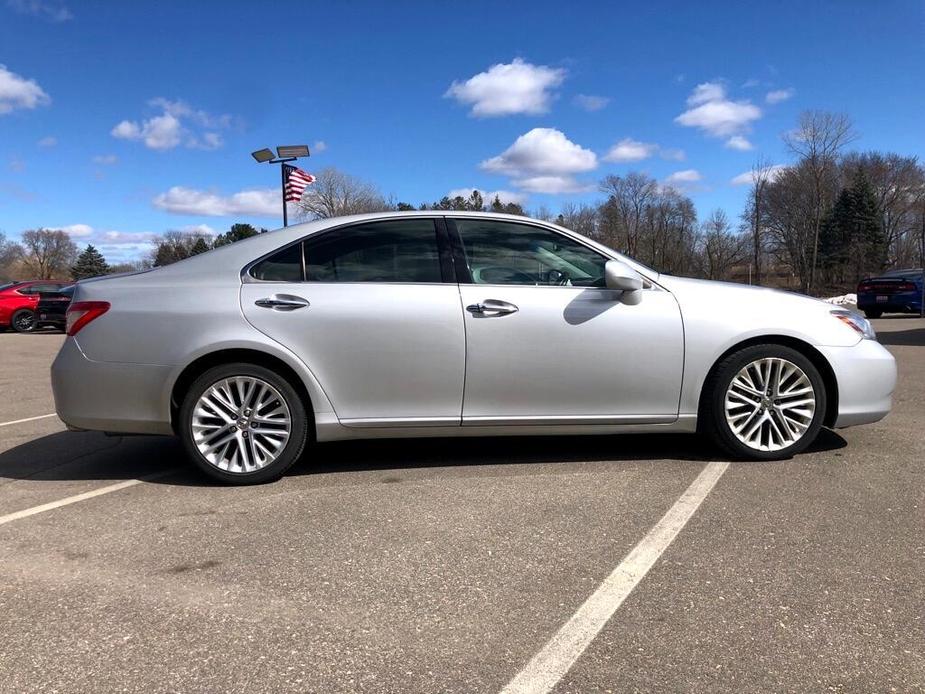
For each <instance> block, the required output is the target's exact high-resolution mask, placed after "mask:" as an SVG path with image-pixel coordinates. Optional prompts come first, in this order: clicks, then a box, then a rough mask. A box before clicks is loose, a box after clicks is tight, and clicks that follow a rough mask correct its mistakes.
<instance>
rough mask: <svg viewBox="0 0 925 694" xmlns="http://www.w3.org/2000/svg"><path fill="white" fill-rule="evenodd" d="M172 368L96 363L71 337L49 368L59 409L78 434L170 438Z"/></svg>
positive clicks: (56, 404)
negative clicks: (91, 432) (168, 394)
mask: <svg viewBox="0 0 925 694" xmlns="http://www.w3.org/2000/svg"><path fill="white" fill-rule="evenodd" d="M172 368H173V367H170V366H164V365H159V364H124V363H113V362H99V361H92V360H90V359H87V357H86V356H85V355H84V353H83V352H81V351H80V347H79V346H78V344H77V341H76V340H75V339H74V338H68V339H67V340H65V341H64V345H63V346H62V347H61V351H60V352H58V356H57V357H56V358H55V361H54V363H53V364H52V365H51V387H52V391H53V392H54V396H55V409H56V410H57V413H58V416H59V417H60V418H61V420H62V421H63V422H64V423H65V424H67V425H68V426H70V427H74V428H77V429H90V430H94V431H110V432H118V433H129V434H172V433H173V431H172V429H171V427H170V412H169V406H168V404H167V403H166V402H165V399H164V392H165V387H166V383H167V381H168V378H169V376H170V374H171V371H172Z"/></svg>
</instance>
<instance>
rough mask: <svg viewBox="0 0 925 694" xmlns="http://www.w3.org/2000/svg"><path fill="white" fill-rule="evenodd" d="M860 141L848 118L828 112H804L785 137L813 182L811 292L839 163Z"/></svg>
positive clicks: (833, 196)
mask: <svg viewBox="0 0 925 694" xmlns="http://www.w3.org/2000/svg"><path fill="white" fill-rule="evenodd" d="M856 138H857V134H856V133H855V132H854V129H853V127H852V124H851V119H850V118H848V116H846V115H843V114H840V113H829V112H827V111H804V112H803V113H802V114H800V120H799V123H798V125H797V127H796V129H795V130H793V131H791V132H789V133H787V134H786V135H785V136H784V142H785V144H786V145H787V147H788V148H789V149H790V151H791V152H792V153H793V154H795V155H796V156H797V157H799V159H800V162H801V163H805V165H806V167H807V171H808V173H809V176H810V180H811V182H812V192H813V200H812V208H811V214H810V217H809V219H808V222H809V224H810V230H811V237H812V245H811V248H810V251H811V252H810V264H809V279H808V282H807V286H806V289H807V291H808V292H811V291H812V290H813V288H814V286H815V283H816V282H815V281H816V266H817V260H818V254H819V229H820V227H821V225H822V218H823V216H824V215H825V213H826V210H828V208H829V207H831V205H832V202H833V200H834V198H835V194H836V193H837V190H836V185H837V184H836V173H837V171H836V162H837V158H838V154H839V153H840V152H841V150H842V148H843V147H844V146H845V145H846V144H848V143H849V142H852V141H853V140H855V139H856Z"/></svg>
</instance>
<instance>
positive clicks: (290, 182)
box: [283, 164, 315, 202]
mask: <svg viewBox="0 0 925 694" xmlns="http://www.w3.org/2000/svg"><path fill="white" fill-rule="evenodd" d="M283 167H284V168H285V171H286V185H285V186H284V187H283V191H284V194H285V198H286V202H298V201H299V200H301V199H302V192H303V191H304V190H305V188H306V186H309V185H311V184H312V183H314V182H315V177H314V176H312V175H311V174H310V173H308V172H307V171H302V169H298V168H296V167H295V166H289V165H288V164H283Z"/></svg>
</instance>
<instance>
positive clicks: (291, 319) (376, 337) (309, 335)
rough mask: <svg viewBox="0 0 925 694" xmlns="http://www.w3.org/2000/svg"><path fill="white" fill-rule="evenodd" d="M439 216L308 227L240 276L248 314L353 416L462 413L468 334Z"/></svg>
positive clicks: (414, 419) (391, 421) (398, 419)
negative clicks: (247, 278)
mask: <svg viewBox="0 0 925 694" xmlns="http://www.w3.org/2000/svg"><path fill="white" fill-rule="evenodd" d="M436 224H437V222H436V220H434V219H427V218H418V217H413V218H407V219H403V220H396V221H384V222H369V223H365V224H359V225H356V226H350V227H346V228H341V229H335V230H332V231H330V232H322V233H321V234H319V235H317V236H309V237H308V238H307V239H306V240H305V241H304V242H303V243H302V244H296V245H294V246H290V247H288V248H286V249H283V250H281V251H280V252H278V253H277V254H276V255H275V256H271V257H269V258H267V259H266V260H264V261H262V262H261V263H258V264H257V265H255V266H254V268H253V269H252V270H251V275H252V277H253V279H254V280H255V281H253V282H246V283H245V284H243V285H242V287H241V305H242V308H243V310H244V315H245V316H246V317H247V320H248V321H249V322H250V323H251V324H252V325H253V326H254V327H256V328H257V329H258V330H260V331H261V332H263V333H265V334H266V335H268V336H270V337H272V338H273V339H274V340H277V341H278V342H280V343H282V344H283V345H285V346H286V347H288V348H289V349H290V350H292V351H293V352H294V353H295V354H296V355H298V357H299V358H300V359H302V361H304V362H305V364H306V365H307V366H308V367H309V369H311V371H312V372H313V373H314V374H315V377H316V378H317V379H318V381H319V382H320V384H321V387H322V388H323V389H324V390H325V392H326V393H327V395H328V397H329V398H330V400H331V403H332V405H333V406H334V410H335V412H336V413H337V417H338V419H340V420H341V422H342V423H343V424H345V425H348V426H403V425H404V426H426V425H447V424H450V425H453V424H459V421H460V411H461V409H462V393H463V375H464V368H465V334H464V328H463V319H462V315H461V311H460V308H459V291H458V288H457V285H456V283H455V279H454V278H453V277H452V276H449V275H448V274H447V273H448V272H449V271H448V270H447V269H446V267H445V265H446V263H445V262H443V263H442V262H441V256H440V253H439V251H438V242H437V235H436V229H437V227H436ZM441 224H442V220H441ZM441 228H442V227H441ZM303 247H304V259H303V255H302V253H303ZM444 279H446V280H447V281H446V282H444Z"/></svg>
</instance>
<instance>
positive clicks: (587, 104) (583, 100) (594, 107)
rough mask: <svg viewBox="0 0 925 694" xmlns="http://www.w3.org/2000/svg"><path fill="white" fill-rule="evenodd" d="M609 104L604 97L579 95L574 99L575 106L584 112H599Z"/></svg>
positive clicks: (608, 100)
mask: <svg viewBox="0 0 925 694" xmlns="http://www.w3.org/2000/svg"><path fill="white" fill-rule="evenodd" d="M609 103H610V99H608V98H607V97H606V96H594V95H592V94H579V95H578V96H576V97H575V104H576V105H577V106H578V107H579V108H583V109H584V110H585V111H600V110H601V109H602V108H604V107H605V106H607V104H609Z"/></svg>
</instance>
